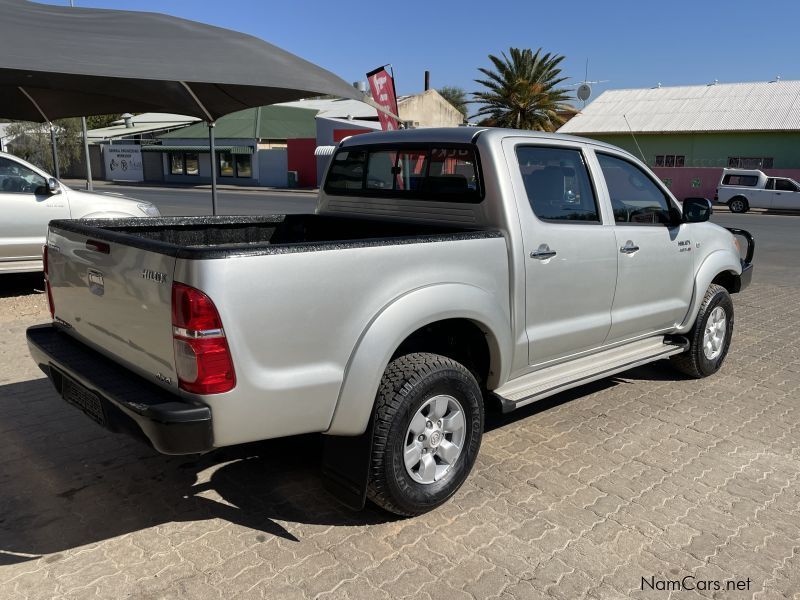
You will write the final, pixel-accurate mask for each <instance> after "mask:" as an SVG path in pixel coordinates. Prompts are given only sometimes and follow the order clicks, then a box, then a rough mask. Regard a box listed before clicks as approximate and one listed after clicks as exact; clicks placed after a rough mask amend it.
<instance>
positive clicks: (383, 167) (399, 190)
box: [325, 144, 482, 203]
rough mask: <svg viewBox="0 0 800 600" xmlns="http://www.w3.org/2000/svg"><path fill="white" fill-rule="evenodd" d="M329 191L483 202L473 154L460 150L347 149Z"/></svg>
mask: <svg viewBox="0 0 800 600" xmlns="http://www.w3.org/2000/svg"><path fill="white" fill-rule="evenodd" d="M325 192H326V193H328V194H331V195H337V194H347V195H354V196H370V197H376V198H407V199H419V200H430V201H437V202H468V203H478V202H480V201H481V200H482V193H481V188H480V177H479V170H478V162H477V159H476V155H475V150H474V148H473V147H461V146H458V147H456V146H453V147H450V146H440V145H430V146H424V147H423V146H416V145H414V146H411V145H408V146H407V145H405V144H404V145H397V146H393V145H388V144H386V145H380V146H374V147H363V148H362V147H359V148H357V149H348V148H343V149H341V150H339V151H338V152H337V153H336V154H335V155H334V156H333V160H332V162H331V167H330V169H329V171H328V176H327V178H326V180H325Z"/></svg>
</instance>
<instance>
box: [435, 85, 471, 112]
mask: <svg viewBox="0 0 800 600" xmlns="http://www.w3.org/2000/svg"><path fill="white" fill-rule="evenodd" d="M436 91H437V92H439V95H441V96H442V98H444V99H445V100H447V101H448V102H449V103H450V104H452V105H453V108H455V109H456V110H457V111H458V112H460V113H461V114H462V115H464V116H465V117H466V116H467V92H465V91H464V90H463V89H462V88H460V87H457V86H455V85H445V86H443V87H440V88H439V89H438V90H436Z"/></svg>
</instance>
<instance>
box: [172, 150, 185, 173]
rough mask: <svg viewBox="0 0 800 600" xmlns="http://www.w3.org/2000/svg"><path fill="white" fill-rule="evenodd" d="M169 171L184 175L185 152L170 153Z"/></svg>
mask: <svg viewBox="0 0 800 600" xmlns="http://www.w3.org/2000/svg"><path fill="white" fill-rule="evenodd" d="M169 172H170V173H171V174H172V175H183V154H182V153H181V152H171V153H170V155H169Z"/></svg>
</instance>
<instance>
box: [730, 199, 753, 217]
mask: <svg viewBox="0 0 800 600" xmlns="http://www.w3.org/2000/svg"><path fill="white" fill-rule="evenodd" d="M728 208H729V209H730V211H731V212H732V213H746V212H747V211H748V210H750V203H749V202H748V201H747V198H745V197H744V196H734V197H733V198H731V199H730V202H728Z"/></svg>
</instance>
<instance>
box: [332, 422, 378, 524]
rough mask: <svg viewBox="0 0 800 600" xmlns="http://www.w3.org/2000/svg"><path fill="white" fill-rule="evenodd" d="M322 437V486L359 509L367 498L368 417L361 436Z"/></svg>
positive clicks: (349, 505)
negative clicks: (365, 427) (366, 425)
mask: <svg viewBox="0 0 800 600" xmlns="http://www.w3.org/2000/svg"><path fill="white" fill-rule="evenodd" d="M322 437H323V447H322V448H323V449H322V474H323V476H324V481H323V484H324V486H325V489H326V490H328V492H330V493H331V494H332V495H333V496H334V497H335V498H336V499H337V500H338V501H339V502H341V503H342V504H344V505H345V506H346V507H347V508H350V509H352V510H362V509H363V508H364V505H365V504H366V501H367V483H368V481H369V465H370V458H371V456H372V439H373V438H372V419H370V425H369V427H368V428H367V430H366V431H365V432H364V433H362V434H361V435H358V436H337V435H324V436H322Z"/></svg>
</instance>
